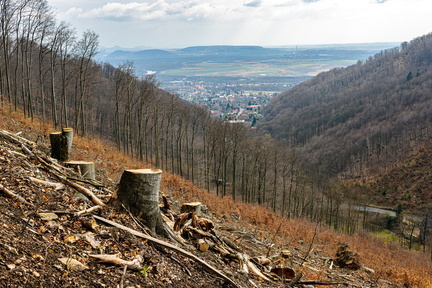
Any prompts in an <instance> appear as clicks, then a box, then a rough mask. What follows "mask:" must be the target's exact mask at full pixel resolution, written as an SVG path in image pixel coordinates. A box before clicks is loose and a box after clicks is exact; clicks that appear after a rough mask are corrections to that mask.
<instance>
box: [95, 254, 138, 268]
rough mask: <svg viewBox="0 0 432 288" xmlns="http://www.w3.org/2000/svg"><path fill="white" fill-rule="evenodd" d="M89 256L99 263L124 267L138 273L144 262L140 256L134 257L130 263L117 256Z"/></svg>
mask: <svg viewBox="0 0 432 288" xmlns="http://www.w3.org/2000/svg"><path fill="white" fill-rule="evenodd" d="M89 256H90V257H92V258H95V259H97V260H98V261H99V262H102V263H109V264H114V265H120V266H126V267H127V268H128V269H131V270H133V271H140V270H141V269H142V268H143V267H142V266H141V263H142V262H143V261H144V259H143V257H142V256H141V255H137V257H135V259H134V260H132V261H126V260H123V259H121V258H120V257H119V256H118V255H109V254H100V255H94V254H91V255H89Z"/></svg>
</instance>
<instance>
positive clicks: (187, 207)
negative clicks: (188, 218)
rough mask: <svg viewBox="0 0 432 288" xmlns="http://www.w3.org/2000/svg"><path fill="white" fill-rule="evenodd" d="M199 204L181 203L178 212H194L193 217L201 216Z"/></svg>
mask: <svg viewBox="0 0 432 288" xmlns="http://www.w3.org/2000/svg"><path fill="white" fill-rule="evenodd" d="M201 206H202V204H201V202H191V203H183V204H182V206H181V208H180V212H181V213H189V212H195V215H197V216H201Z"/></svg>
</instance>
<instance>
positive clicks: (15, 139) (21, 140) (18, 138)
mask: <svg viewBox="0 0 432 288" xmlns="http://www.w3.org/2000/svg"><path fill="white" fill-rule="evenodd" d="M0 135H1V136H3V138H6V139H7V140H8V141H9V142H13V143H15V144H23V143H25V144H27V145H30V146H33V147H36V143H35V142H33V141H30V140H28V139H26V138H24V137H21V136H18V135H16V134H12V133H10V132H8V131H6V130H0Z"/></svg>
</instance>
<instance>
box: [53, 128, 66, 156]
mask: <svg viewBox="0 0 432 288" xmlns="http://www.w3.org/2000/svg"><path fill="white" fill-rule="evenodd" d="M50 143H51V157H53V158H55V159H57V160H59V161H60V162H64V161H67V160H68V159H69V149H68V144H67V138H66V136H64V135H63V134H62V132H53V133H51V134H50Z"/></svg>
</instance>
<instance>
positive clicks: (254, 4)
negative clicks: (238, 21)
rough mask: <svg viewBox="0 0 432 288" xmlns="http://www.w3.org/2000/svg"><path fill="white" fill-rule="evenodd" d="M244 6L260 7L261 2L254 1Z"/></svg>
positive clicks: (258, 0) (259, 0)
mask: <svg viewBox="0 0 432 288" xmlns="http://www.w3.org/2000/svg"><path fill="white" fill-rule="evenodd" d="M244 6H249V7H259V6H261V0H254V1H248V2H245V3H244Z"/></svg>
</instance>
